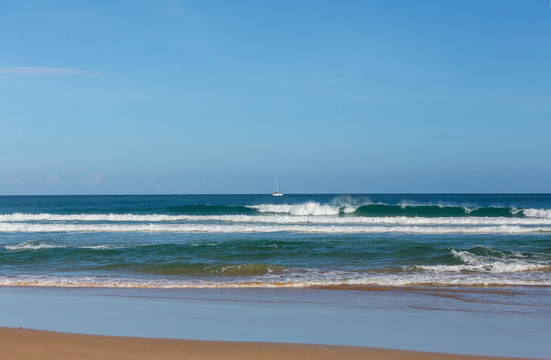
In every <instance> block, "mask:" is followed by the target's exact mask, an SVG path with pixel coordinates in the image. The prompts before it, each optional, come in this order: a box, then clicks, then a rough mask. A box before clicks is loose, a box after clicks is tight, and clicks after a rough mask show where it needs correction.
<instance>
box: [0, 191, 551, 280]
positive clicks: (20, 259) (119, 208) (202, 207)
mask: <svg viewBox="0 0 551 360" xmlns="http://www.w3.org/2000/svg"><path fill="white" fill-rule="evenodd" d="M0 285H2V286H10V287H23V286H24V287H103V288H217V289H219V288H236V289H240V288H301V289H310V288H316V289H320V288H322V289H323V288H327V289H362V288H365V289H367V288H371V287H391V288H393V287H412V286H416V287H419V286H421V287H426V288H438V287H459V288H461V287H500V288H503V287H506V288H507V287H508V288H515V289H518V288H521V289H522V288H525V289H534V288H540V289H545V290H546V291H548V290H549V288H550V287H551V195H550V194H392V195H391V194H373V195H338V194H336V195H329V194H323V195H309V194H303V195H299V194H296V195H295V194H290V195H285V196H283V197H272V196H270V195H116V196H115V195H113V196H2V197H0Z"/></svg>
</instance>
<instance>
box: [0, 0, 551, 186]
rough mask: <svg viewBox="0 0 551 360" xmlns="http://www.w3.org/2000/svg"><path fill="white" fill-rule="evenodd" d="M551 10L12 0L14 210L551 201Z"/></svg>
mask: <svg viewBox="0 0 551 360" xmlns="http://www.w3.org/2000/svg"><path fill="white" fill-rule="evenodd" d="M550 137H551V6H550V3H549V1H547V0H529V1H519V0H461V1H460V0H455V1H454V0H439V1H436V0H432V1H429V0H416V1H411V0H362V1H354V0H345V1H323V0H311V1H303V0H292V1H285V0H282V1H257V0H250V1H239V0H232V1H227V0H219V1H216V0H212V1H184V0H181V1H176V0H160V1H153V0H151V1H137V0H94V1H92V0H90V1H72V0H67V1H60V0H51V1H42V0H36V1H27V0H4V1H2V2H1V3H0V195H32V194H37V195H46V194H217V193H222V194H226V193H227V194H230V193H271V192H273V191H274V190H275V179H276V178H277V179H279V184H280V187H281V191H282V192H284V193H442V192H443V193H477V192H489V193H503V192H505V193H516V192H521V193H538V192H551V141H550Z"/></svg>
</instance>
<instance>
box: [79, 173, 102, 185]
mask: <svg viewBox="0 0 551 360" xmlns="http://www.w3.org/2000/svg"><path fill="white" fill-rule="evenodd" d="M101 179H102V177H101V174H92V176H85V177H84V178H82V182H83V183H84V184H98V183H100V182H101Z"/></svg>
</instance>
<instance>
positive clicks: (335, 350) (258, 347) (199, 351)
mask: <svg viewBox="0 0 551 360" xmlns="http://www.w3.org/2000/svg"><path fill="white" fill-rule="evenodd" d="M0 357H2V358H3V359H13V360H27V359H28V360H31V359H32V360H37V359H38V360H50V359H51V360H54V359H55V360H65V359H67V360H69V359H70V360H75V359H82V360H87V359H113V360H115V359H117V360H118V359H120V360H122V359H133V360H140V359H195V360H215V359H229V360H231V359H236V360H238V359H239V360H249V359H250V360H252V359H265V360H268V359H274V360H276V359H278V360H282V359H289V360H291V359H297V360H298V359H303V360H304V359H316V360H329V359H350V360H354V359H379V360H386V359H389V360H390V359H394V360H400V359H403V360H406V359H407V360H417V359H419V360H421V359H425V360H431V359H435V360H436V359H449V360H474V359H506V358H499V357H483V356H466V355H450V354H437V353H427V352H417V351H403V350H387V349H376V348H367V347H354V346H329V345H306V344H281V343H280V344H277V343H255V342H224V341H196V340H175V339H152V338H131V337H117V336H99V335H79V334H66V333H57V332H49V331H39V330H28V329H13V328H0ZM509 359H511V358H509Z"/></svg>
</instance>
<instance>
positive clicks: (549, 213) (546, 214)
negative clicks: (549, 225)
mask: <svg viewBox="0 0 551 360" xmlns="http://www.w3.org/2000/svg"><path fill="white" fill-rule="evenodd" d="M522 212H523V213H524V215H526V216H529V217H536V218H545V219H551V210H544V209H524V210H522Z"/></svg>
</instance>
